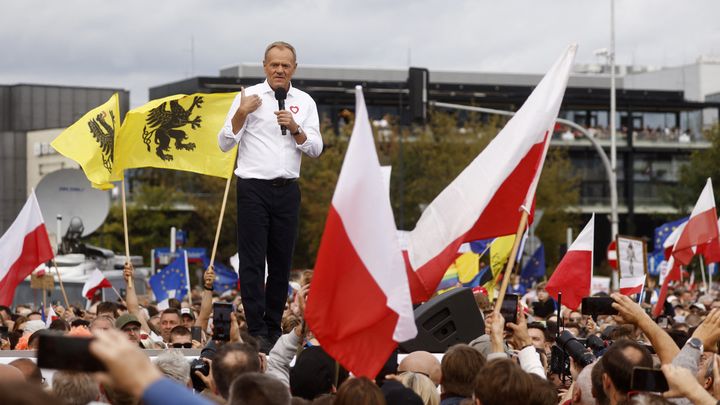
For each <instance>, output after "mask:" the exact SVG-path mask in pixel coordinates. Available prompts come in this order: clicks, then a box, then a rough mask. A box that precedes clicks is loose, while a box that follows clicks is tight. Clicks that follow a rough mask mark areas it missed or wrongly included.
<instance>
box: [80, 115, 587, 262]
mask: <svg viewBox="0 0 720 405" xmlns="http://www.w3.org/2000/svg"><path fill="white" fill-rule="evenodd" d="M348 118H349V119H350V122H349V123H348V124H346V125H344V126H343V127H341V128H340V133H339V134H336V133H335V132H333V130H332V127H331V126H330V125H323V128H324V132H323V140H324V143H325V149H324V151H323V154H322V155H321V156H320V157H319V158H317V159H311V158H308V157H304V158H303V164H302V171H301V176H300V187H301V191H302V204H301V207H300V223H299V229H298V241H297V244H296V247H295V255H294V258H293V267H295V268H312V267H313V266H314V263H315V257H316V256H317V251H318V248H319V246H320V241H321V238H322V233H323V230H324V227H325V219H326V217H327V213H328V208H329V206H330V201H331V199H332V195H333V192H334V191H335V184H336V183H337V178H338V175H339V173H340V168H341V166H342V162H343V159H344V157H345V152H346V150H347V145H348V140H349V137H350V134H351V132H352V125H353V123H352V117H351V116H349V117H348ZM482 118H483V117H481V116H480V115H477V114H456V113H447V112H445V111H433V112H432V114H431V120H430V122H429V124H428V125H427V126H426V127H424V128H419V127H418V128H413V130H412V131H410V130H409V129H408V128H407V127H400V126H399V125H397V123H396V122H395V120H394V119H393V117H386V119H387V120H388V121H389V124H390V125H389V127H388V128H383V129H379V130H378V129H377V128H376V129H375V132H376V133H375V138H376V145H377V149H378V157H379V159H380V162H381V164H383V165H388V164H389V165H392V166H393V171H392V177H391V189H390V195H391V201H392V206H393V210H394V213H395V219H396V222H397V225H398V228H399V229H412V228H413V227H414V226H415V223H416V222H417V220H418V218H419V217H420V215H421V213H422V209H423V208H424V207H425V206H426V205H427V204H429V203H430V202H431V201H432V200H433V199H434V198H435V197H436V196H437V195H438V194H439V193H440V192H441V191H442V190H443V189H444V188H445V187H446V186H447V185H448V184H449V183H450V182H451V181H452V180H453V179H454V178H455V177H456V176H457V175H458V174H459V173H460V172H461V171H462V170H463V169H464V168H465V167H466V166H467V165H468V164H469V163H470V162H471V161H472V160H473V159H474V158H475V157H476V156H477V155H478V154H479V153H480V152H481V151H482V150H483V149H484V148H485V146H487V144H488V143H489V142H490V141H491V140H492V139H493V138H494V137H495V135H496V134H497V133H498V132H499V130H500V128H501V127H502V126H503V125H504V122H505V120H506V119H505V118H500V117H491V118H489V119H488V118H487V117H485V120H484V121H483V120H482ZM133 176H134V177H133V178H134V180H135V182H136V183H138V184H142V186H139V187H138V188H136V189H135V190H133V193H132V195H133V202H132V203H131V204H130V206H129V207H128V215H129V230H130V246H131V253H133V254H143V255H144V256H145V257H146V258H148V257H149V254H150V249H151V248H153V247H158V246H165V245H167V243H168V240H169V229H170V227H171V226H175V227H177V228H182V229H183V230H186V231H188V232H189V241H188V246H196V247H206V248H207V249H208V253H209V252H210V251H211V249H212V244H213V240H214V238H215V229H216V226H217V220H218V217H219V215H220V205H221V203H222V196H223V192H224V189H225V184H226V180H225V179H220V178H214V177H208V176H200V175H197V174H193V173H185V172H176V171H170V170H160V169H141V170H138V171H136V172H134V174H133ZM233 177H234V176H233ZM232 183H233V184H231V187H230V192H229V195H228V204H227V208H226V211H225V215H224V218H223V227H222V232H221V235H220V242H219V244H218V254H217V258H218V260H221V261H223V262H227V258H228V257H230V256H231V255H233V254H234V253H235V252H236V249H237V248H236V226H237V213H236V208H235V207H236V206H235V201H236V197H235V185H234V181H233V182H232ZM577 184H578V178H577V177H576V176H575V175H573V171H572V170H571V166H570V162H569V160H568V159H567V156H566V154H565V153H563V152H562V151H556V150H553V149H551V150H550V153H549V154H548V159H547V161H546V163H545V168H544V170H543V174H542V177H541V180H540V186H539V187H538V194H537V207H538V209H543V210H544V212H545V213H544V216H543V218H542V221H541V224H540V226H539V227H538V230H537V234H538V236H540V238H541V239H542V240H543V242H544V243H545V246H546V252H547V254H548V258H547V263H548V265H549V267H550V268H552V267H553V265H554V264H555V263H556V262H557V257H556V256H557V252H558V250H559V249H558V248H559V245H560V243H563V242H564V237H565V228H566V227H567V226H568V225H571V224H574V222H573V221H575V217H574V216H573V215H572V214H571V213H569V212H568V207H570V206H573V205H575V204H577V202H578V199H579V193H578V190H577ZM91 242H92V243H96V244H99V245H101V246H105V247H108V248H111V249H113V250H115V251H116V252H122V251H123V250H124V242H123V235H122V212H121V209H120V207H119V206H114V207H113V208H112V209H111V213H110V216H109V218H108V220H107V221H106V222H105V224H104V225H103V227H102V228H101V229H100V231H99V232H97V233H96V235H95V236H93V237H92V238H91Z"/></svg>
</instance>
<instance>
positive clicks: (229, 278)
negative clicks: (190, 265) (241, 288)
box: [203, 257, 238, 294]
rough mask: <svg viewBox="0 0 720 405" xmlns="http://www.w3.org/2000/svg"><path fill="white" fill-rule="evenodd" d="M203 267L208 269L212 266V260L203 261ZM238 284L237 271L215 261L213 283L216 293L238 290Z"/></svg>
mask: <svg viewBox="0 0 720 405" xmlns="http://www.w3.org/2000/svg"><path fill="white" fill-rule="evenodd" d="M203 266H205V268H206V269H207V268H208V266H210V260H209V259H208V258H207V257H205V258H204V259H203ZM237 283H238V275H237V273H235V270H233V269H231V268H229V267H227V266H225V265H224V264H222V263H219V262H218V261H215V283H213V288H214V289H215V291H217V292H218V293H220V294H222V293H224V292H225V291H227V290H236V289H237Z"/></svg>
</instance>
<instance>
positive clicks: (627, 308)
mask: <svg viewBox="0 0 720 405" xmlns="http://www.w3.org/2000/svg"><path fill="white" fill-rule="evenodd" d="M612 298H613V299H614V300H615V303H614V304H613V308H615V309H617V310H618V312H619V316H620V318H622V320H623V321H624V322H625V323H629V324H632V325H635V326H637V327H638V328H640V330H642V331H643V333H644V334H645V336H647V338H648V339H650V344H651V345H652V346H653V348H655V352H656V353H657V355H658V357H659V358H660V362H661V363H662V364H670V363H672V361H673V359H674V358H675V356H676V355H677V354H678V353H679V352H680V349H678V347H677V344H675V341H674V340H673V339H672V338H671V337H670V335H668V334H667V333H666V332H665V331H664V330H663V329H662V328H661V327H660V326H659V325H658V324H657V323H655V321H653V320H652V318H650V316H649V315H648V314H647V313H645V311H644V310H643V309H642V307H640V305H638V304H637V303H636V302H635V301H633V300H631V299H630V298H629V297H627V296H625V295H621V294H617V293H615V294H612Z"/></svg>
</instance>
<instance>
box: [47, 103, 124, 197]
mask: <svg viewBox="0 0 720 405" xmlns="http://www.w3.org/2000/svg"><path fill="white" fill-rule="evenodd" d="M118 128H120V102H119V97H118V94H117V93H115V94H113V95H112V97H110V99H109V100H108V101H106V102H105V104H103V105H101V106H99V107H96V108H94V109H92V110H90V111H88V112H87V113H86V114H85V115H83V116H82V118H80V119H79V120H77V121H76V122H75V123H74V124H72V125H70V126H69V127H67V128H66V129H65V130H64V131H63V132H62V133H60V135H58V136H57V138H55V139H54V140H53V141H52V142H51V143H50V145H51V146H52V147H53V148H54V149H55V150H56V151H58V153H60V154H61V155H63V156H65V157H67V158H69V159H72V160H74V161H76V162H77V163H78V164H79V165H80V167H82V169H83V171H84V172H85V176H87V178H88V180H89V181H90V183H92V186H93V187H95V188H99V189H101V190H107V189H111V188H113V184H112V183H110V179H111V175H112V173H113V166H114V156H115V139H116V137H115V134H116V130H117V129H118ZM117 179H118V180H119V179H120V177H118V178H117Z"/></svg>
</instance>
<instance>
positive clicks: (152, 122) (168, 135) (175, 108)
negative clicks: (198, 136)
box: [143, 96, 203, 161]
mask: <svg viewBox="0 0 720 405" xmlns="http://www.w3.org/2000/svg"><path fill="white" fill-rule="evenodd" d="M202 103H203V98H202V96H195V98H194V99H193V102H192V104H191V105H190V108H188V109H187V110H186V109H185V108H183V106H181V105H180V103H179V102H178V100H172V101H170V111H167V110H166V109H165V107H166V106H167V101H166V102H164V103H162V104H160V105H159V106H157V107H155V108H153V109H152V110H150V112H149V113H148V116H147V118H146V119H145V127H144V128H143V142H144V143H145V145H146V146H147V150H148V152H150V139H151V138H153V137H154V138H155V145H157V147H156V148H155V154H156V155H158V157H160V159H162V160H165V161H170V160H173V157H172V155H170V154H166V153H165V152H168V151H169V150H170V140H171V139H174V140H175V149H176V150H181V149H182V150H194V149H195V143H193V142H187V143H183V141H185V140H187V139H188V136H187V134H186V133H185V131H182V130H180V129H178V128H181V127H183V126H185V125H187V124H190V126H191V127H192V129H196V128H200V122H201V121H202V119H201V117H200V115H197V116H196V117H195V118H193V119H192V120H191V119H190V114H192V111H193V108H195V107H197V108H201V105H202ZM148 128H149V129H150V130H149V131H148Z"/></svg>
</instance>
